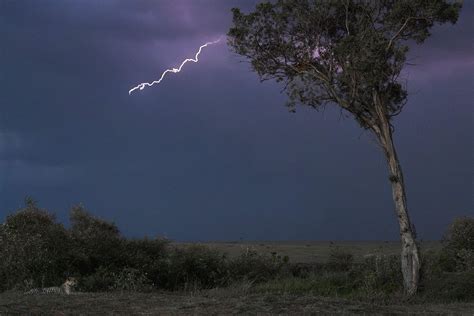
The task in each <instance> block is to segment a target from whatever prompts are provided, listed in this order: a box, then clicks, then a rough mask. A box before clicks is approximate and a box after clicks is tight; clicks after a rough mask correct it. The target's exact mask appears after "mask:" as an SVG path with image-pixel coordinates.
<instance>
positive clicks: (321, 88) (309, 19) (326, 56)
mask: <svg viewBox="0 0 474 316" xmlns="http://www.w3.org/2000/svg"><path fill="white" fill-rule="evenodd" d="M460 7H461V4H460V3H448V2H446V1H443V0H417V1H413V0H380V1H369V0H340V1H317V0H278V1H274V2H273V3H271V2H265V3H261V4H258V5H257V7H256V10H255V11H254V12H252V13H249V14H244V13H242V12H241V11H240V10H239V9H237V8H234V9H233V21H234V25H233V27H232V28H231V29H230V30H229V32H228V35H229V45H230V46H231V47H232V48H233V49H234V50H235V52H236V53H238V54H240V55H243V56H245V57H247V58H249V59H250V61H251V65H252V68H253V70H255V71H256V72H257V73H258V74H259V76H260V78H261V80H262V81H264V80H269V79H275V80H276V81H278V82H284V90H285V91H286V92H287V94H288V96H289V102H288V106H289V107H290V109H291V110H292V111H294V110H295V106H296V104H298V103H299V104H303V105H308V106H311V107H313V108H315V109H319V108H320V107H321V106H324V105H325V104H327V103H336V104H338V105H339V106H341V107H342V109H344V110H346V111H347V112H350V113H351V114H353V115H354V116H355V118H356V120H357V121H358V122H359V123H360V125H361V126H362V127H363V128H366V129H369V128H371V127H373V126H374V124H377V120H376V117H377V115H376V113H375V108H374V92H375V93H376V94H377V96H378V97H379V98H380V100H379V102H381V104H383V111H384V115H385V116H386V117H387V119H388V120H389V121H390V119H391V118H392V117H394V116H396V115H397V114H399V113H400V112H401V110H402V108H403V106H404V104H405V103H406V99H407V91H406V87H405V86H404V84H403V82H402V81H401V80H400V77H399V76H400V72H401V70H402V68H403V66H404V65H405V64H406V54H407V52H408V43H409V42H410V41H415V42H416V43H422V42H423V41H424V40H425V39H426V38H427V37H428V36H429V35H430V29H431V27H432V26H433V25H434V24H435V23H445V22H451V23H455V22H456V20H457V18H458V12H459V8H460Z"/></svg>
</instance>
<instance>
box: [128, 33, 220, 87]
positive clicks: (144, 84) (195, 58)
mask: <svg viewBox="0 0 474 316" xmlns="http://www.w3.org/2000/svg"><path fill="white" fill-rule="evenodd" d="M221 39H222V38H219V39H217V40H215V41H213V42H207V43H205V44H203V45H201V46H200V47H199V50H198V51H197V53H196V55H195V56H194V58H187V59H185V60H184V61H183V62H182V63H181V65H180V66H179V67H178V68H171V69H166V70H165V71H164V72H163V73H162V74H161V77H160V79H158V80H155V81H152V82H143V83H140V84H139V85H137V86H135V87H133V88H132V89H130V91H128V94H129V95H130V94H131V93H132V92H133V91H135V90H137V89H139V90H143V89H145V87H147V86H148V87H151V86H152V85H154V84H155V83H156V84H158V83H160V82H161V81H162V80H163V78H164V77H165V75H166V74H167V73H168V72H173V73H178V72H180V71H181V68H183V66H184V64H186V63H187V62H188V61H192V62H195V63H197V62H198V61H199V54H201V51H202V49H203V48H204V47H206V46H208V45H213V44H217V43H219V42H220V41H221Z"/></svg>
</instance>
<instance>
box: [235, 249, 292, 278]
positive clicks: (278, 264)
mask: <svg viewBox="0 0 474 316" xmlns="http://www.w3.org/2000/svg"><path fill="white" fill-rule="evenodd" d="M285 268H288V257H286V258H281V257H280V256H277V255H276V254H272V256H268V255H263V254H259V253H258V252H256V251H254V250H250V249H249V250H248V251H246V252H245V253H242V254H241V255H240V256H239V257H237V258H236V259H234V260H232V261H231V262H230V264H229V272H230V275H231V277H232V279H233V280H243V279H246V280H250V281H253V282H262V281H268V280H270V279H272V278H275V277H276V276H278V275H279V274H280V273H281V272H282V271H283V270H285V271H286V270H289V269H285Z"/></svg>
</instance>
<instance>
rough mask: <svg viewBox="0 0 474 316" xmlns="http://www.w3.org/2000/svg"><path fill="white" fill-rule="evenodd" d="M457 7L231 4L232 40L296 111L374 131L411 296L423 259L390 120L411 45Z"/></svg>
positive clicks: (432, 0) (415, 0)
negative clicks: (332, 110) (246, 7)
mask: <svg viewBox="0 0 474 316" xmlns="http://www.w3.org/2000/svg"><path fill="white" fill-rule="evenodd" d="M460 7H461V5H460V4H457V3H454V4H452V3H448V2H447V1H444V0H399V1H396V0H379V1H370V0H339V1H322V0H277V1H272V2H265V3H261V4H259V5H257V7H256V10H255V11H254V12H252V13H249V14H244V13H242V12H241V11H240V10H239V9H236V8H234V9H232V12H233V24H234V25H233V26H232V28H231V29H230V30H229V32H228V36H229V40H228V43H229V45H230V46H231V47H232V48H233V49H234V51H235V52H237V53H238V54H240V55H242V56H245V57H246V58H248V59H249V60H250V61H251V65H252V68H253V70H255V71H256V72H257V73H258V75H259V76H260V78H261V80H262V81H263V80H269V79H275V80H276V81H277V82H284V84H285V86H284V89H285V91H286V92H287V94H288V96H289V103H288V105H289V107H290V109H291V110H292V111H294V110H295V105H296V104H297V103H301V104H304V105H307V106H311V107H313V108H315V109H320V108H321V107H323V106H324V105H326V104H328V103H334V104H337V105H338V106H340V108H341V111H343V112H345V113H349V114H350V115H352V116H353V117H354V118H355V119H356V121H357V122H358V123H359V124H360V126H361V127H362V128H364V129H366V130H368V131H370V132H371V133H372V134H373V135H374V136H375V138H376V140H377V141H378V143H379V145H380V147H381V148H382V149H383V152H384V154H385V157H386V159H387V164H388V168H389V179H390V183H391V185H392V192H393V199H394V202H395V208H396V213H397V218H398V223H399V226H400V237H401V241H402V255H401V261H402V272H403V279H404V286H405V289H406V291H407V293H408V294H409V295H412V294H414V293H415V292H416V290H417V287H418V279H419V270H420V260H419V251H418V248H417V245H416V242H415V234H414V232H413V228H412V224H411V222H410V218H409V215H408V207H407V203H406V194H405V185H404V180H403V174H402V169H401V167H400V163H399V160H398V156H397V153H396V150H395V145H394V143H393V138H392V134H393V131H394V129H393V124H392V119H393V118H394V117H395V116H397V115H398V114H399V113H400V112H401V111H402V109H403V106H404V105H405V103H406V99H407V92H406V89H405V88H404V87H403V86H402V84H401V83H400V80H399V75H400V72H401V70H402V69H403V66H404V65H405V61H406V53H407V51H408V46H407V42H408V41H416V43H422V42H423V41H424V40H425V39H426V38H428V36H429V35H430V32H429V31H430V29H431V28H432V26H433V25H434V24H435V23H445V22H451V23H455V22H456V21H457V18H458V13H459V9H460Z"/></svg>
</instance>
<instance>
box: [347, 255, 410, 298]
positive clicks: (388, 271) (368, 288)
mask: <svg viewBox="0 0 474 316" xmlns="http://www.w3.org/2000/svg"><path fill="white" fill-rule="evenodd" d="M354 273H355V274H354V278H356V279H357V281H358V284H359V288H360V289H362V291H363V294H364V295H365V296H367V297H380V296H384V295H387V294H390V293H394V292H398V291H400V290H401V289H402V287H403V284H402V272H401V261H400V256H398V255H382V254H375V255H372V256H369V257H366V258H365V259H364V262H363V263H362V264H360V265H358V266H356V267H355V268H354Z"/></svg>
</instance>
